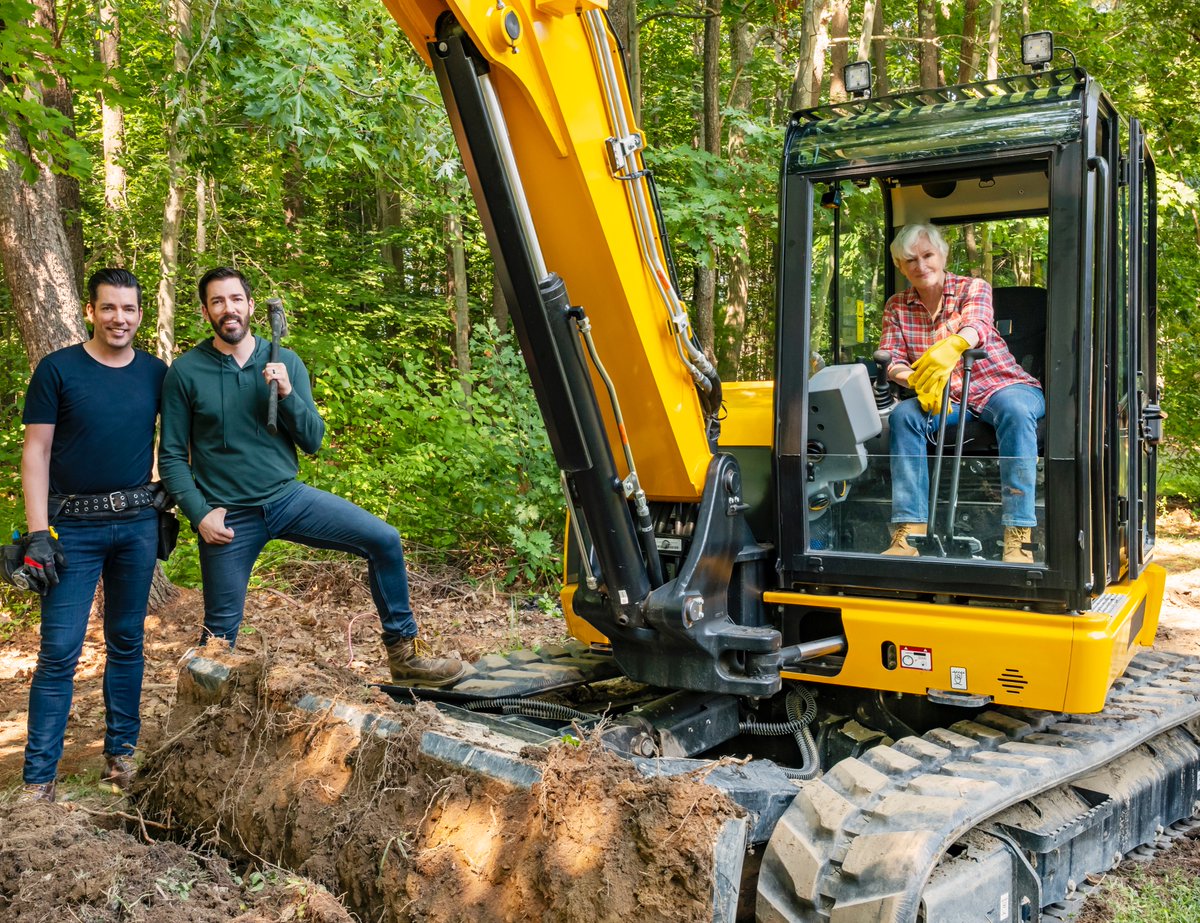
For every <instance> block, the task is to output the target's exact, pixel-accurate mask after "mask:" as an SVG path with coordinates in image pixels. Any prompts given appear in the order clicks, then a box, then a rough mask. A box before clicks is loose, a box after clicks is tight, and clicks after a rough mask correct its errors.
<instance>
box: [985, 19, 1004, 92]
mask: <svg viewBox="0 0 1200 923" xmlns="http://www.w3.org/2000/svg"><path fill="white" fill-rule="evenodd" d="M1003 13H1004V0H992V15H991V17H990V18H989V19H988V56H987V79H988V80H995V79H996V77H997V75H998V74H999V73H1000V17H1001V15H1002V14H1003Z"/></svg>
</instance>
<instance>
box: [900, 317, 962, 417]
mask: <svg viewBox="0 0 1200 923" xmlns="http://www.w3.org/2000/svg"><path fill="white" fill-rule="evenodd" d="M970 348H971V344H970V343H968V342H967V341H966V340H965V339H964V338H963V337H961V336H959V335H958V334H957V333H952V334H950V336H948V337H946V338H945V339H942V340H938V341H937V342H936V343H934V344H933V345H932V346H930V347H929V349H927V350H925V352H923V353H922V354H921V358H920V359H918V360H917V361H916V362H914V363H913V367H912V368H913V373H912V376H911V377H910V378H909V379H908V386H909V387H910V388H912V389H913V390H914V391H916V392H917V394H921V393H925V394H936V395H938V396H939V398H940V396H941V393H942V390H943V389H944V388H945V387H946V382H947V381H949V380H950V373H951V372H953V371H954V367H955V366H956V365H958V360H959V359H960V358H961V357H962V354H963V353H965V352H966V351H967V350H968V349H970ZM921 406H922V407H924V406H925V402H924V401H922V402H921Z"/></svg>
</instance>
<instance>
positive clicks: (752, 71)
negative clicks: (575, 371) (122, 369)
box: [0, 0, 1200, 609]
mask: <svg viewBox="0 0 1200 923" xmlns="http://www.w3.org/2000/svg"><path fill="white" fill-rule="evenodd" d="M609 15H610V18H611V19H612V21H613V25H614V30H615V31H616V33H617V34H618V36H619V37H620V39H621V41H622V43H623V46H624V48H625V50H626V54H627V60H628V67H629V73H630V77H631V83H632V86H633V93H634V98H635V106H636V107H637V109H638V110H639V112H640V117H641V124H642V127H643V129H644V131H645V133H646V136H647V139H648V144H649V150H648V151H647V152H646V162H647V165H648V166H649V167H650V168H651V169H653V171H654V173H655V175H656V179H657V184H658V188H659V190H660V194H661V197H662V201H663V210H664V214H665V218H666V222H667V226H668V231H669V233H670V236H671V242H672V245H673V248H674V253H675V258H676V261H677V264H678V268H679V277H680V280H681V284H682V286H683V289H684V291H683V292H682V294H683V296H684V300H685V301H686V302H687V303H688V304H689V305H690V307H691V310H692V318H693V323H694V325H695V329H696V331H697V333H698V335H699V337H700V339H701V341H702V343H703V344H704V345H705V347H706V348H708V349H709V350H711V352H712V354H713V355H715V357H716V359H717V361H718V367H719V370H720V372H721V374H722V377H723V378H725V379H726V380H730V379H753V378H758V377H770V376H771V374H772V368H771V364H772V342H773V326H774V319H773V304H774V290H773V275H774V259H773V247H774V243H775V236H776V230H775V228H776V187H777V175H778V168H779V157H780V154H781V149H782V131H783V126H784V125H785V124H786V120H787V117H788V115H789V113H790V112H792V111H794V110H796V109H798V108H803V107H805V106H809V105H815V104H817V103H819V102H825V101H829V100H831V99H839V98H844V96H845V91H844V88H843V87H842V84H841V69H842V66H843V65H844V64H845V63H847V61H853V60H857V59H860V58H869V59H871V60H872V61H873V63H874V67H875V81H876V84H875V92H876V95H883V94H885V93H887V92H889V90H896V89H903V88H907V87H912V86H917V85H922V86H933V85H939V84H955V83H962V82H969V81H972V80H976V79H982V78H983V77H985V76H994V75H995V74H997V73H1000V74H1004V73H1014V72H1020V71H1021V70H1022V69H1023V68H1022V65H1021V62H1020V49H1019V41H1020V36H1021V34H1022V33H1024V32H1028V31H1031V30H1038V29H1052V30H1053V31H1054V32H1055V35H1056V42H1057V44H1058V45H1060V46H1062V47H1066V48H1069V49H1071V50H1072V51H1073V52H1074V53H1075V55H1076V56H1077V58H1078V61H1079V63H1080V64H1081V65H1083V66H1085V67H1086V68H1087V69H1088V70H1089V71H1090V72H1091V73H1092V74H1093V75H1094V76H1095V77H1096V78H1097V79H1098V80H1099V81H1100V83H1101V84H1102V85H1103V86H1104V87H1105V88H1106V89H1107V90H1108V92H1109V93H1110V94H1111V95H1112V96H1113V97H1114V98H1115V100H1116V101H1117V104H1118V106H1119V107H1120V108H1121V109H1122V110H1123V111H1125V112H1126V113H1128V114H1132V115H1136V116H1138V117H1139V118H1141V119H1142V120H1143V122H1144V124H1145V125H1146V127H1147V130H1148V132H1149V135H1150V138H1151V145H1152V149H1153V150H1154V152H1155V155H1156V158H1157V165H1158V177H1159V222H1160V254H1159V278H1160V280H1162V281H1161V285H1160V303H1159V324H1160V331H1159V332H1160V348H1159V364H1160V375H1161V378H1162V380H1163V381H1164V383H1165V392H1164V397H1163V402H1162V403H1163V405H1164V408H1165V410H1166V411H1167V412H1168V414H1169V415H1170V419H1169V422H1168V434H1169V436H1168V443H1167V445H1166V451H1165V453H1164V455H1165V458H1164V463H1163V465H1162V469H1161V471H1162V476H1163V477H1162V480H1163V483H1162V485H1161V487H1162V488H1163V492H1164V493H1170V494H1175V495H1179V496H1183V497H1185V498H1186V499H1187V500H1188V501H1189V502H1193V503H1200V454H1198V453H1197V451H1196V449H1197V444H1198V443H1200V396H1198V392H1200V387H1198V382H1200V351H1194V350H1193V349H1192V348H1191V347H1192V344H1193V342H1194V337H1193V336H1192V330H1193V325H1194V323H1195V319H1196V315H1197V308H1198V298H1200V259H1197V255H1198V251H1200V213H1198V211H1197V209H1198V203H1197V191H1198V190H1200V92H1198V91H1197V89H1196V87H1197V85H1198V84H1200V7H1198V6H1197V5H1196V4H1194V3H1192V2H1190V0H1023V2H1017V0H954V2H937V0H906V2H899V0H792V2H789V3H787V4H778V3H768V2H762V0H746V2H743V3H738V2H736V0H612V4H611V6H610V11H609ZM1060 60H1061V59H1060ZM1060 60H1057V61H1056V64H1059V63H1060ZM0 78H2V79H0V117H2V118H3V120H4V135H3V137H0V256H2V257H3V276H4V284H3V285H2V286H0V526H2V527H6V528H13V527H22V526H23V523H24V514H23V510H22V508H21V504H20V482H19V473H20V449H21V440H22V428H21V425H20V414H21V408H22V401H23V395H24V390H25V386H26V384H27V381H28V375H29V370H30V367H31V365H33V364H35V363H36V362H37V360H38V359H40V358H41V356H42V355H44V354H45V353H46V352H48V351H49V350H50V349H52V348H56V347H57V346H59V345H64V344H66V343H70V342H77V341H79V340H81V339H83V338H84V337H85V336H86V333H85V330H84V327H83V324H82V319H81V315H80V290H81V288H82V283H83V280H84V278H85V277H86V276H87V275H88V274H89V273H90V272H91V271H93V270H94V269H96V268H98V267H101V266H105V265H119V266H126V267H128V268H129V269H131V270H133V271H134V272H135V273H136V274H137V275H138V277H139V278H140V280H141V281H142V284H143V286H144V288H145V318H144V321H143V324H142V330H141V333H140V335H139V342H140V345H142V346H143V347H144V348H146V349H148V350H151V351H155V352H158V353H159V354H160V355H162V356H163V357H164V358H168V359H169V358H170V357H172V356H174V355H177V354H178V353H179V352H180V351H181V350H182V349H185V348H187V347H189V346H191V345H193V344H194V343H195V342H197V341H198V340H199V339H200V338H202V337H203V336H205V334H206V328H205V325H204V324H203V322H202V320H201V318H200V315H199V310H198V303H197V299H196V295H195V289H194V283H195V280H196V279H197V277H198V276H199V275H200V274H201V273H202V272H203V271H204V270H205V269H207V268H209V267H211V266H213V265H218V264H234V265H237V266H239V267H240V268H241V269H243V271H245V272H246V273H247V274H248V276H249V277H250V279H251V281H252V283H253V284H254V286H255V294H256V297H257V298H258V300H259V304H260V305H262V304H263V302H264V301H265V299H266V298H267V297H270V296H273V295H274V296H279V297H282V298H283V299H284V300H285V303H286V304H287V306H288V313H289V320H290V325H291V334H290V336H289V338H288V345H290V346H291V347H292V348H294V349H295V350H296V351H297V352H299V353H300V355H301V356H302V357H303V358H304V359H305V361H306V363H307V365H308V368H309V371H310V373H311V375H312V377H313V382H314V392H315V394H316V397H317V400H318V403H319V405H320V407H321V410H322V412H323V414H324V416H325V419H326V421H327V424H328V429H327V432H328V436H327V440H326V446H325V448H324V449H323V450H322V452H321V453H320V454H319V456H317V457H316V458H315V459H305V460H304V461H303V468H302V474H301V476H302V477H303V478H304V479H305V480H307V481H308V482H310V483H312V484H314V485H316V486H319V487H323V488H326V489H330V490H333V491H335V492H337V493H340V494H342V495H345V496H349V497H351V498H353V499H354V500H356V501H357V502H358V503H360V504H362V505H363V506H365V507H367V508H369V509H371V510H372V511H373V512H376V513H378V514H379V515H382V516H384V517H385V518H387V519H388V520H389V521H390V522H392V523H393V524H395V525H396V526H398V527H399V528H400V530H401V532H402V533H403V534H404V535H405V537H406V539H407V541H408V542H409V545H410V550H415V551H416V552H417V555H418V557H419V556H421V555H425V556H426V557H428V558H430V559H432V560H437V561H449V562H452V563H457V564H460V565H462V566H464V567H466V568H468V569H469V570H471V571H472V572H474V573H476V574H478V575H480V576H498V577H499V578H500V579H502V580H503V581H506V582H508V583H517V584H520V585H522V586H533V587H537V586H538V585H539V584H541V583H542V582H543V581H549V580H551V579H553V576H554V574H555V570H556V564H555V555H554V550H555V546H556V545H557V544H558V541H559V539H558V536H559V533H560V531H561V528H562V519H563V504H562V500H561V495H560V493H559V481H558V474H557V471H556V470H555V467H554V462H553V458H552V456H551V454H550V451H549V448H548V444H547V441H546V438H545V433H544V431H543V429H542V425H541V421H540V417H539V416H538V413H537V408H536V403H535V400H534V398H533V394H532V391H531V389H530V387H529V384H528V381H527V378H526V375H525V373H524V370H523V365H522V363H521V360H520V357H519V354H518V352H517V349H516V347H515V344H514V341H513V339H512V337H511V335H510V332H509V323H508V315H507V310H506V307H505V305H504V303H503V298H502V297H501V296H500V294H499V293H498V292H497V290H496V286H495V284H494V280H493V275H492V266H491V261H490V257H489V254H488V249H487V245H486V241H485V240H484V237H483V234H482V231H481V228H480V225H479V221H478V217H477V215H476V213H475V210H474V205H473V202H472V199H471V196H470V192H469V190H468V188H467V185H466V182H465V179H464V176H463V172H462V167H461V163H460V161H459V158H458V154H457V151H456V148H455V146H454V143H453V137H452V135H451V132H450V128H449V124H448V122H447V119H446V116H445V112H444V110H443V108H442V105H441V102H440V97H439V95H438V92H437V88H436V85H435V83H434V81H433V78H432V76H431V74H430V73H429V72H428V71H426V70H425V69H424V68H423V66H422V65H421V64H420V62H419V60H418V58H417V56H416V53H415V52H414V51H413V49H412V48H411V47H410V46H409V44H408V42H407V41H406V40H405V38H404V37H403V35H402V34H401V33H400V31H399V29H398V28H397V27H396V26H395V24H394V23H393V21H392V20H391V18H390V17H389V16H388V14H387V13H386V11H385V10H384V8H383V6H382V4H381V3H378V2H373V0H365V2H354V3H347V2H344V0H308V2H306V3H304V4H298V3H290V2H286V0H0ZM262 313H265V312H263V311H262V310H261V308H260V314H262ZM259 320H260V321H263V320H264V318H263V317H260V318H259ZM260 329H261V328H260ZM113 399H114V400H120V397H119V395H114V396H113ZM184 534H185V541H184V544H183V547H182V549H181V552H180V553H177V554H176V555H175V557H174V558H173V559H172V562H171V565H170V567H169V575H170V577H171V578H172V579H173V580H175V581H176V582H178V583H183V584H194V583H195V582H196V580H197V579H198V574H197V567H196V560H195V555H194V545H192V546H191V547H189V543H188V540H187V536H188V535H189V533H188V532H187V530H185V532H184ZM192 541H194V540H192ZM300 553H302V552H301V550H300V549H297V548H296V547H295V546H283V547H281V548H278V549H275V550H274V551H271V552H270V553H269V554H273V555H276V556H279V555H288V554H300ZM268 560H269V556H268ZM4 602H6V603H7V605H8V607H9V608H10V609H12V608H13V607H20V606H21V602H20V601H19V599H18V597H17V596H15V595H9V596H8V597H7V598H6V600H4ZM24 605H25V606H27V605H28V602H27V601H26V602H25V603H24Z"/></svg>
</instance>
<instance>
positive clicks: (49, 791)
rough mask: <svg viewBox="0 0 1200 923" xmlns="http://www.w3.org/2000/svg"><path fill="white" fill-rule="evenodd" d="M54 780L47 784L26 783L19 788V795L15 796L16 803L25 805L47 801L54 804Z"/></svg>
mask: <svg viewBox="0 0 1200 923" xmlns="http://www.w3.org/2000/svg"><path fill="white" fill-rule="evenodd" d="M54 787H55V783H54V780H53V779H51V780H50V781H49V782H26V783H25V784H24V785H23V786H21V794H19V795H17V801H19V802H22V803H27V802H30V801H47V802H50V803H53V802H54Z"/></svg>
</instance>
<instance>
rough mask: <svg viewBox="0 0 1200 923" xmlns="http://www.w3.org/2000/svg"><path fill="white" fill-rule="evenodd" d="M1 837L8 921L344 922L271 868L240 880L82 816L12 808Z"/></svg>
mask: <svg viewBox="0 0 1200 923" xmlns="http://www.w3.org/2000/svg"><path fill="white" fill-rule="evenodd" d="M104 819H105V820H108V821H111V820H112V818H111V817H106V818H104ZM0 829H3V830H4V842H3V844H2V845H0V918H2V919H4V920H5V921H6V923H44V921H46V920H51V919H52V920H87V921H89V923H110V921H111V923H118V921H120V923H227V921H236V923H267V921H282V920H293V919H296V920H306V921H310V923H350V919H351V918H350V915H349V914H348V913H346V911H345V910H344V909H343V908H342V906H341V905H340V904H339V903H338V902H337V900H336V899H335V898H334V897H333V896H332V895H331V894H329V892H328V891H325V890H324V889H323V888H321V887H319V886H317V885H315V884H314V883H313V882H311V881H305V880H303V879H301V878H298V877H295V876H290V877H289V876H285V875H282V874H279V873H278V872H276V871H270V870H268V871H267V872H265V873H264V872H258V873H256V874H254V875H251V876H247V877H246V878H245V879H243V878H241V877H239V876H237V875H235V874H234V873H233V871H232V870H231V869H230V866H229V864H228V863H227V862H226V861H225V860H224V859H221V858H219V857H216V856H208V855H202V854H200V853H196V852H189V851H187V850H186V849H184V848H183V847H181V846H178V845H176V844H174V843H170V842H143V841H141V840H138V839H137V838H135V837H134V836H131V835H130V834H128V833H125V832H124V831H122V830H120V829H105V827H103V826H100V825H98V824H96V823H93V822H92V821H91V819H90V818H89V817H88V816H87V815H86V814H84V813H83V812H81V811H72V810H67V809H66V808H63V807H58V806H55V805H48V804H40V803H32V804H30V803H25V804H21V803H16V802H10V803H9V804H6V805H0Z"/></svg>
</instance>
